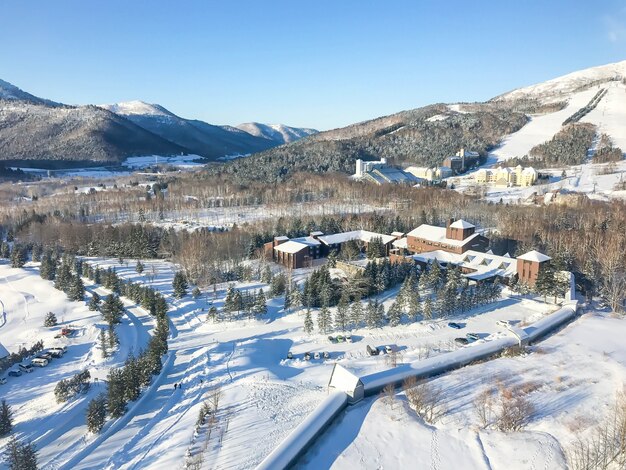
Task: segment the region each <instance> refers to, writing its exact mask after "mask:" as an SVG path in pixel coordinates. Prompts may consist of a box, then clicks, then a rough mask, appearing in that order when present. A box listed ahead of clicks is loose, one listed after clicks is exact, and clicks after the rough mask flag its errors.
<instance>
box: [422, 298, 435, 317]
mask: <svg viewBox="0 0 626 470" xmlns="http://www.w3.org/2000/svg"><path fill="white" fill-rule="evenodd" d="M423 312H424V319H425V320H430V319H432V318H433V301H432V299H431V298H430V297H427V298H426V301H425V302H424V308H423Z"/></svg>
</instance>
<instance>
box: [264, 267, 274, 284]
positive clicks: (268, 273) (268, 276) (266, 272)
mask: <svg viewBox="0 0 626 470" xmlns="http://www.w3.org/2000/svg"><path fill="white" fill-rule="evenodd" d="M261 282H263V283H265V284H269V283H270V282H272V270H271V269H270V267H269V265H266V266H265V268H263V271H262V272H261Z"/></svg>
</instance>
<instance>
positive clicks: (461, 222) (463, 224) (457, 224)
mask: <svg viewBox="0 0 626 470" xmlns="http://www.w3.org/2000/svg"><path fill="white" fill-rule="evenodd" d="M450 227H452V228H462V229H466V228H475V227H476V226H475V225H472V224H470V223H469V222H468V221H467V220H463V219H459V220H457V221H456V222H453V223H452V224H450Z"/></svg>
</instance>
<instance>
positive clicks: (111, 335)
mask: <svg viewBox="0 0 626 470" xmlns="http://www.w3.org/2000/svg"><path fill="white" fill-rule="evenodd" d="M108 339H109V347H110V348H111V349H114V348H115V346H117V344H118V343H119V340H118V339H117V333H115V327H114V326H113V325H109V329H108Z"/></svg>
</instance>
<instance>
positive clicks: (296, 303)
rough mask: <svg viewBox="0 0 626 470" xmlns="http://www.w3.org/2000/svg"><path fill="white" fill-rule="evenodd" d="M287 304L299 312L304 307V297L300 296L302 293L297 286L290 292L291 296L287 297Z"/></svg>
mask: <svg viewBox="0 0 626 470" xmlns="http://www.w3.org/2000/svg"><path fill="white" fill-rule="evenodd" d="M289 304H290V306H291V307H293V308H295V309H296V310H300V309H301V308H302V307H304V297H303V296H302V291H301V290H300V289H299V288H298V286H294V288H293V289H292V290H291V295H290V296H289Z"/></svg>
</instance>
